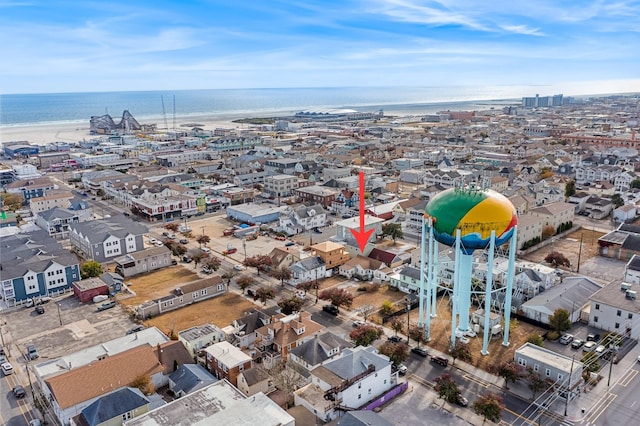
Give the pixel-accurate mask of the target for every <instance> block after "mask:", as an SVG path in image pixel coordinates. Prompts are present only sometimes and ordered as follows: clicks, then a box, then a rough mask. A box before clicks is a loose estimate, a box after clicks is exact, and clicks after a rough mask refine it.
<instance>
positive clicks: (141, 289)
mask: <svg viewBox="0 0 640 426" xmlns="http://www.w3.org/2000/svg"><path fill="white" fill-rule="evenodd" d="M198 278H199V277H198V274H196V273H195V272H194V271H193V270H190V269H189V268H188V267H185V266H182V265H178V266H171V267H168V268H164V269H160V270H159V271H154V272H151V273H148V274H144V275H140V276H139V277H133V278H130V279H127V280H126V283H127V284H128V285H131V290H133V291H134V292H135V293H136V296H134V297H129V298H127V297H124V296H126V294H123V295H122V296H123V297H119V299H120V302H121V303H122V304H124V305H126V306H137V305H139V304H141V303H142V302H146V301H147V300H153V299H157V298H159V297H163V296H166V295H167V294H168V293H169V292H170V291H171V290H173V289H174V288H176V287H179V286H180V284H182V283H187V282H190V281H195V280H197V279H198ZM129 283H131V284H129Z"/></svg>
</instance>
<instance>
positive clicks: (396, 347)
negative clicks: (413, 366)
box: [378, 342, 409, 366]
mask: <svg viewBox="0 0 640 426" xmlns="http://www.w3.org/2000/svg"><path fill="white" fill-rule="evenodd" d="M378 352H380V353H381V354H382V355H386V356H388V357H389V360H391V362H392V363H393V365H395V366H398V365H400V364H402V363H403V362H404V361H406V360H407V358H409V346H408V345H407V344H406V343H404V342H398V343H393V342H384V343H383V344H382V345H380V346H379V347H378Z"/></svg>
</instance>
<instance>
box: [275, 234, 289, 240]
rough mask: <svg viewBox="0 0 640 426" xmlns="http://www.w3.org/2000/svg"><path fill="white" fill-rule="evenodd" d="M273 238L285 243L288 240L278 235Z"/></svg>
mask: <svg viewBox="0 0 640 426" xmlns="http://www.w3.org/2000/svg"><path fill="white" fill-rule="evenodd" d="M273 238H275V239H276V240H278V241H284V240H286V238H285V237H283V236H282V235H276V236H275V237H273Z"/></svg>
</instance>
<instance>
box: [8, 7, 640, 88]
mask: <svg viewBox="0 0 640 426" xmlns="http://www.w3.org/2000/svg"><path fill="white" fill-rule="evenodd" d="M0 40H2V43H0V54H1V57H2V58H3V60H2V63H3V66H2V67H0V91H1V92H2V93H43V92H80V91H112V90H165V89H166V90H177V89H218V88H258V87H341V86H454V85H463V86H464V85H474V86H475V85H541V86H549V87H551V88H552V89H556V88H557V91H561V90H562V91H564V93H570V94H591V93H611V92H632V91H640V53H639V52H640V1H624V0H621V1H592V0H576V1H565V0H527V1H524V0H522V1H521V0H511V1H500V0H494V1H485V0H455V1H454V0H441V1H419V0H340V1H333V0H302V1H288V0H235V1H229V0H225V1H217V0H203V1H189V0H185V1H166V0H155V1H145V0H133V1H131V0H130V1H122V0H109V1H101V0H100V1H99V0H93V1H82V0H78V1H76V0H68V1H56V0H51V1H39V0H0ZM552 89H550V90H549V92H551V91H552ZM544 93H547V91H544ZM547 94H548V93H547Z"/></svg>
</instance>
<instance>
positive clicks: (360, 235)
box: [351, 172, 373, 254]
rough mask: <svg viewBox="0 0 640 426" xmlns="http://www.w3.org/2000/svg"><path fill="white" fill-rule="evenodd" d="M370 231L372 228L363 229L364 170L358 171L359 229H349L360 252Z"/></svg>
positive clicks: (362, 250) (365, 244)
mask: <svg viewBox="0 0 640 426" xmlns="http://www.w3.org/2000/svg"><path fill="white" fill-rule="evenodd" d="M372 232H373V229H369V230H368V231H365V229H364V172H360V230H359V231H357V230H355V229H351V233H352V234H353V237H354V238H355V239H356V241H357V242H358V247H360V251H361V252H362V254H364V248H365V247H366V246H367V241H369V237H370V236H371V233H372Z"/></svg>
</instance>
